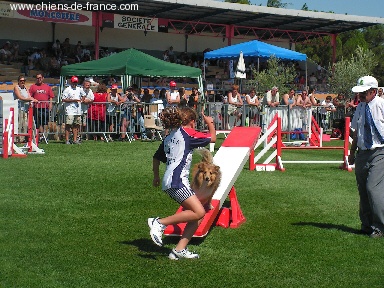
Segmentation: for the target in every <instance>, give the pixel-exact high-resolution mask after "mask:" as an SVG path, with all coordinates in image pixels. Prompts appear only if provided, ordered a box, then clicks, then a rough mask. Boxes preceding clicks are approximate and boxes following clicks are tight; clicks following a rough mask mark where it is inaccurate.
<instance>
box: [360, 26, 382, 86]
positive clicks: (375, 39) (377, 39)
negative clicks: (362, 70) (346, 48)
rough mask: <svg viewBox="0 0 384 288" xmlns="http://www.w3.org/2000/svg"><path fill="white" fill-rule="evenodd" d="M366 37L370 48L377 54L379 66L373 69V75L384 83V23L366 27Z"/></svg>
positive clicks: (364, 33)
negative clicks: (383, 58)
mask: <svg viewBox="0 0 384 288" xmlns="http://www.w3.org/2000/svg"><path fill="white" fill-rule="evenodd" d="M363 35H364V38H365V40H366V42H367V43H368V48H369V49H371V50H372V52H373V53H374V54H375V55H376V60H377V62H378V64H377V66H376V67H375V68H374V69H373V75H374V76H375V77H376V79H377V80H378V81H379V83H381V84H383V83H384V62H383V61H382V55H384V25H375V26H371V27H368V28H366V29H364V32H363Z"/></svg>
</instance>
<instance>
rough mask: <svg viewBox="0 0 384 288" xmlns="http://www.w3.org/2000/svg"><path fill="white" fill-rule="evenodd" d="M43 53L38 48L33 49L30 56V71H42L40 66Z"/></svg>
mask: <svg viewBox="0 0 384 288" xmlns="http://www.w3.org/2000/svg"><path fill="white" fill-rule="evenodd" d="M40 58H41V53H40V50H39V49H37V48H36V47H34V48H33V53H32V55H31V56H29V69H30V70H32V69H42V67H41V64H40Z"/></svg>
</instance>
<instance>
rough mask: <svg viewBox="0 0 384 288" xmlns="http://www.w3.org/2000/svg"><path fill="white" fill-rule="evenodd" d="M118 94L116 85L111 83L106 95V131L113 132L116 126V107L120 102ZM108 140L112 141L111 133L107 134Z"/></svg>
mask: <svg viewBox="0 0 384 288" xmlns="http://www.w3.org/2000/svg"><path fill="white" fill-rule="evenodd" d="M119 96H120V94H119V93H117V85H116V84H112V86H111V92H110V93H108V96H107V102H108V104H107V125H108V132H110V133H112V132H114V129H115V128H116V127H117V109H118V108H119V106H120V104H121V102H120V100H121V99H119V98H120V97H119ZM108 140H110V141H112V137H111V135H108Z"/></svg>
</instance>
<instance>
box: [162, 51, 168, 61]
mask: <svg viewBox="0 0 384 288" xmlns="http://www.w3.org/2000/svg"><path fill="white" fill-rule="evenodd" d="M163 60H164V61H167V62H169V55H168V50H165V51H164V53H163Z"/></svg>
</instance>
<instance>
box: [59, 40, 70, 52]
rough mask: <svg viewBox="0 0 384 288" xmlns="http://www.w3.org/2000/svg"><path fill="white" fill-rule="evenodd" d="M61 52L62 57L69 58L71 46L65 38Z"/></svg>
mask: <svg viewBox="0 0 384 288" xmlns="http://www.w3.org/2000/svg"><path fill="white" fill-rule="evenodd" d="M61 47H62V48H61V49H62V51H63V56H64V57H65V56H67V57H70V56H71V44H70V43H69V38H65V40H64V42H63V43H62V45H61Z"/></svg>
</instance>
